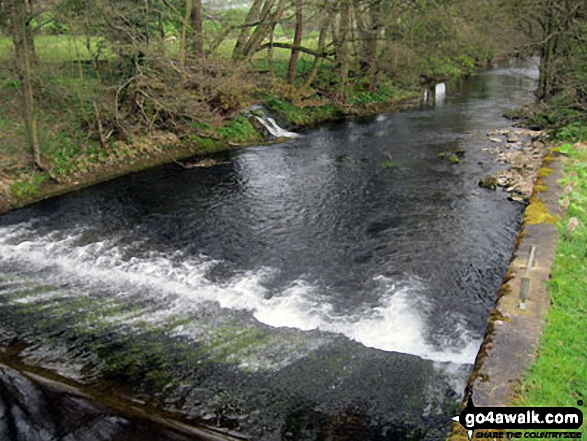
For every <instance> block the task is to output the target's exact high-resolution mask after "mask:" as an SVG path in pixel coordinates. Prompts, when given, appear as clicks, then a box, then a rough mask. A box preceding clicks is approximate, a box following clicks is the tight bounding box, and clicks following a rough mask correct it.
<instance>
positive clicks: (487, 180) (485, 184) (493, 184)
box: [479, 176, 497, 190]
mask: <svg viewBox="0 0 587 441" xmlns="http://www.w3.org/2000/svg"><path fill="white" fill-rule="evenodd" d="M479 187H481V188H488V189H490V190H495V189H496V188H497V177H495V176H485V177H484V178H481V179H480V180H479Z"/></svg>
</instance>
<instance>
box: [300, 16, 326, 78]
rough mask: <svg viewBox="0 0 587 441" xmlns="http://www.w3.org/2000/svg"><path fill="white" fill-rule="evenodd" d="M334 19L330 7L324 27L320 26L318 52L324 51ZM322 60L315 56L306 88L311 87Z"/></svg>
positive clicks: (323, 22) (324, 20)
mask: <svg viewBox="0 0 587 441" xmlns="http://www.w3.org/2000/svg"><path fill="white" fill-rule="evenodd" d="M331 21H332V13H331V11H330V10H329V9H327V10H326V11H325V16H324V19H323V21H322V27H321V28H320V35H319V36H318V52H324V47H325V45H326V36H327V34H328V28H329V27H330V22H331ZM321 61H322V58H321V57H314V63H313V64H312V68H311V69H310V73H309V74H308V78H306V82H305V83H304V88H308V87H310V85H311V84H312V81H314V78H316V74H317V73H318V68H319V67H320V62H321Z"/></svg>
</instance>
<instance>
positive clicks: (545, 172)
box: [538, 158, 554, 178]
mask: <svg viewBox="0 0 587 441" xmlns="http://www.w3.org/2000/svg"><path fill="white" fill-rule="evenodd" d="M545 161H546V158H545ZM553 171H554V170H553V169H551V168H548V167H542V168H541V169H540V170H539V171H538V177H539V178H546V177H547V176H549V175H550V174H551V173H552V172H553Z"/></svg>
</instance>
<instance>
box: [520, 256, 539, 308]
mask: <svg viewBox="0 0 587 441" xmlns="http://www.w3.org/2000/svg"><path fill="white" fill-rule="evenodd" d="M535 255H536V247H535V246H532V247H531V248H530V257H528V265H526V273H525V274H524V277H522V280H521V282H520V304H519V307H520V309H526V300H527V299H528V290H529V289H530V269H531V268H532V266H534V256H535Z"/></svg>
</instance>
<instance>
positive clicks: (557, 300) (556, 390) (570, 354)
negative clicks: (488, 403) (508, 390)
mask: <svg viewBox="0 0 587 441" xmlns="http://www.w3.org/2000/svg"><path fill="white" fill-rule="evenodd" d="M560 150H561V152H564V153H565V154H567V155H568V157H567V158H566V159H565V165H566V167H565V169H566V171H565V175H566V178H565V180H564V182H563V185H565V186H566V191H567V192H569V191H570V193H569V194H568V196H567V197H568V204H569V208H568V212H567V214H566V216H565V217H564V219H562V220H561V221H560V222H559V224H558V226H559V232H560V237H561V240H560V242H559V244H558V248H557V251H556V260H555V265H554V268H553V271H552V277H551V281H550V283H549V285H548V290H549V294H550V299H551V308H550V310H549V313H548V316H547V323H546V326H545V327H544V329H543V336H542V338H541V342H540V349H539V353H538V358H537V360H536V361H535V363H534V364H533V365H532V367H531V368H530V370H529V371H528V373H527V375H526V378H525V379H524V381H523V383H522V384H521V387H520V390H519V397H518V398H517V399H516V400H515V402H514V403H513V405H516V406H575V407H576V406H578V403H579V402H582V403H583V405H582V406H581V408H582V409H583V413H584V414H585V413H587V339H585V323H586V322H587V295H586V287H587V228H586V225H587V144H585V143H583V144H575V148H573V147H572V146H571V145H570V144H565V145H563V146H562V147H561V148H560ZM566 203H567V201H565V202H564V204H566ZM573 217H574V218H575V219H577V220H578V221H579V223H578V226H577V227H576V228H575V230H574V232H572V233H570V234H569V235H568V239H567V238H566V237H565V236H566V230H567V226H568V224H569V221H570V219H571V218H573ZM581 430H582V435H583V436H584V437H585V435H587V424H585V423H584V424H583V427H582V429H581Z"/></svg>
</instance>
